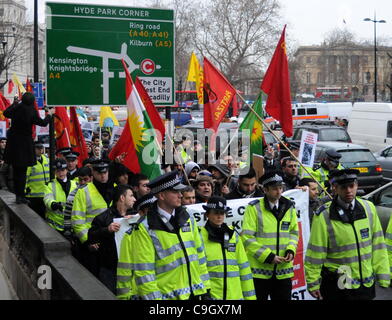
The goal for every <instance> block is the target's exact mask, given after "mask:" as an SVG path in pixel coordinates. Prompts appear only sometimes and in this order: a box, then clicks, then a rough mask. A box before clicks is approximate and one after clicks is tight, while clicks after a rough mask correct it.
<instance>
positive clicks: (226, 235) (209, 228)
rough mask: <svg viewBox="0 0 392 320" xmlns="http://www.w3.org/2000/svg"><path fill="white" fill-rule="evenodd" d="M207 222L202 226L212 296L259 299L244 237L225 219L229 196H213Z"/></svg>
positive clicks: (224, 298)
mask: <svg viewBox="0 0 392 320" xmlns="http://www.w3.org/2000/svg"><path fill="white" fill-rule="evenodd" d="M203 209H204V210H206V213H205V215H206V217H207V222H206V224H205V226H204V227H202V228H201V230H200V234H201V236H202V238H203V242H204V248H205V252H206V257H207V269H208V273H209V275H210V285H211V291H210V294H211V297H212V298H213V299H218V300H243V299H245V300H256V293H255V289H254V284H253V277H252V272H251V270H250V267H249V262H248V257H247V255H246V252H245V249H244V246H243V244H242V241H241V239H240V237H239V236H238V234H237V233H235V231H234V229H233V227H229V226H228V225H227V224H226V223H225V222H224V220H225V215H226V214H227V212H228V211H229V209H230V208H228V207H227V206H226V199H225V198H222V197H216V196H213V197H211V198H210V199H209V200H208V202H207V204H206V205H203Z"/></svg>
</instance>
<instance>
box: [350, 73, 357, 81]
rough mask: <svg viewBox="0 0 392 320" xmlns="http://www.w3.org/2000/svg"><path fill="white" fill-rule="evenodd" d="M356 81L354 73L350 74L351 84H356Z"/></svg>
mask: <svg viewBox="0 0 392 320" xmlns="http://www.w3.org/2000/svg"><path fill="white" fill-rule="evenodd" d="M357 81H358V75H357V73H356V72H353V73H351V83H356V82H357Z"/></svg>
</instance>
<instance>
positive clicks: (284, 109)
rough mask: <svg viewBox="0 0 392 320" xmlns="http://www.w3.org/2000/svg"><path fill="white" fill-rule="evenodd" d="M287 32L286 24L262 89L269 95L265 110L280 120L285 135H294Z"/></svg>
mask: <svg viewBox="0 0 392 320" xmlns="http://www.w3.org/2000/svg"><path fill="white" fill-rule="evenodd" d="M285 33H286V26H284V29H283V32H282V35H281V37H280V40H279V42H278V45H277V47H276V49H275V53H274V55H273V57H272V60H271V62H270V65H269V67H268V70H267V72H266V73H265V75H264V79H263V82H262V84H261V90H263V91H264V92H265V93H266V94H267V95H268V99H267V104H266V107H265V110H266V111H267V112H268V114H269V115H270V116H271V117H273V118H275V119H276V120H278V121H279V122H280V125H281V127H282V130H283V132H284V134H285V136H286V137H291V136H292V135H293V116H292V108H291V95H290V78H289V64H288V61H287V54H286V42H285Z"/></svg>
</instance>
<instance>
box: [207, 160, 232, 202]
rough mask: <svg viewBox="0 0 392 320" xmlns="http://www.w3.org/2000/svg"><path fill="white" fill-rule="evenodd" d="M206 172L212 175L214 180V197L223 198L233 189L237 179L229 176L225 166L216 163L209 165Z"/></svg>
mask: <svg viewBox="0 0 392 320" xmlns="http://www.w3.org/2000/svg"><path fill="white" fill-rule="evenodd" d="M208 170H209V171H210V172H211V173H212V177H213V178H214V180H215V188H214V195H216V196H224V195H227V194H229V193H230V192H231V191H232V190H234V189H235V187H236V184H237V179H235V178H234V177H233V176H232V175H231V172H230V169H229V168H228V167H227V165H224V164H220V163H216V164H213V165H210V167H209V168H208Z"/></svg>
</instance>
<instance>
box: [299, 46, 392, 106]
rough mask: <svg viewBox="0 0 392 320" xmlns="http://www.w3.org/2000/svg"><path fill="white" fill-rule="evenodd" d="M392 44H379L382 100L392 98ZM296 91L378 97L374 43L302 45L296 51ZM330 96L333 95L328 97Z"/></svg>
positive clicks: (338, 96) (348, 97)
mask: <svg viewBox="0 0 392 320" xmlns="http://www.w3.org/2000/svg"><path fill="white" fill-rule="evenodd" d="M389 54H390V55H391V56H392V47H384V46H378V47H377V73H378V76H377V92H378V101H390V98H391V94H390V92H391V91H390V89H389V87H388V85H392V83H391V82H392V67H391V63H392V59H391V56H390V55H389ZM294 63H295V70H292V81H295V84H294V85H292V90H293V88H294V91H295V92H292V93H293V95H297V96H299V95H305V94H306V95H314V96H315V98H320V99H324V100H336V101H342V100H345V101H347V100H351V101H374V83H375V81H374V71H375V67H374V46H371V45H369V46H364V45H355V44H347V45H344V46H337V47H331V46H323V45H321V46H302V47H299V48H298V50H297V51H296V53H295V59H294ZM328 96H329V97H328Z"/></svg>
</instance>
